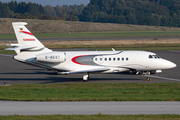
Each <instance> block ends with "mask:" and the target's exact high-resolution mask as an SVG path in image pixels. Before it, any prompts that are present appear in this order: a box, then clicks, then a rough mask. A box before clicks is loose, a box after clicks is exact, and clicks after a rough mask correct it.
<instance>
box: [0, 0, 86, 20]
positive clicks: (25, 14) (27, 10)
mask: <svg viewBox="0 0 180 120" xmlns="http://www.w3.org/2000/svg"><path fill="white" fill-rule="evenodd" d="M84 7H85V5H72V6H67V5H63V6H56V7H52V6H50V5H47V6H42V5H40V4H36V3H31V2H29V3H26V2H19V3H17V2H16V1H11V2H9V3H2V2H1V1H0V18H23V19H46V20H47V19H48V20H71V21H78V20H79V18H78V16H79V14H80V13H82V10H84Z"/></svg>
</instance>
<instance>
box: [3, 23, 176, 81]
mask: <svg viewBox="0 0 180 120" xmlns="http://www.w3.org/2000/svg"><path fill="white" fill-rule="evenodd" d="M25 25H27V23H26V22H13V23H12V26H13V28H14V31H15V35H16V38H17V41H18V44H10V45H9V46H11V48H8V49H6V50H15V52H16V53H17V55H15V56H14V57H13V58H14V59H15V60H17V61H19V62H22V63H26V64H29V65H35V66H38V67H41V68H44V69H48V70H53V71H56V72H57V73H58V74H60V75H67V74H73V73H82V74H83V77H82V78H83V81H88V80H89V74H91V73H120V72H126V71H128V72H133V73H135V74H139V73H146V74H147V78H146V81H150V80H151V79H150V74H152V73H159V72H162V70H163V69H170V68H174V67H176V64H174V63H173V62H170V61H168V60H165V59H162V58H160V57H159V56H158V55H156V54H155V53H153V52H146V51H115V50H114V49H113V50H112V51H52V50H50V49H48V48H46V47H45V46H44V45H43V44H42V43H41V42H40V41H39V40H38V39H37V38H36V37H35V36H34V35H33V34H32V33H31V32H30V31H29V30H28V29H27V28H26V27H25Z"/></svg>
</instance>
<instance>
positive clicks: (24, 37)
mask: <svg viewBox="0 0 180 120" xmlns="http://www.w3.org/2000/svg"><path fill="white" fill-rule="evenodd" d="M12 25H13V28H14V32H15V34H16V38H17V41H18V43H19V45H22V46H25V45H34V46H37V47H38V48H42V47H44V45H43V44H41V42H39V40H38V39H37V38H36V37H35V36H34V35H33V34H32V33H31V32H30V31H29V30H28V29H27V28H26V27H25V25H27V23H26V22H13V23H12Z"/></svg>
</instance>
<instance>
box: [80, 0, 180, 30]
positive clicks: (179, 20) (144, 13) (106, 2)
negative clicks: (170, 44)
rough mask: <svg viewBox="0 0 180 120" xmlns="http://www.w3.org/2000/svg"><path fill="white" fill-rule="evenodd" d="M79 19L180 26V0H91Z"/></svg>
mask: <svg viewBox="0 0 180 120" xmlns="http://www.w3.org/2000/svg"><path fill="white" fill-rule="evenodd" d="M79 19H80V21H86V22H105V23H121V24H138V25H153V26H170V27H180V0H91V1H90V3H89V4H88V6H87V7H85V9H84V10H83V12H82V14H81V15H80V16H79Z"/></svg>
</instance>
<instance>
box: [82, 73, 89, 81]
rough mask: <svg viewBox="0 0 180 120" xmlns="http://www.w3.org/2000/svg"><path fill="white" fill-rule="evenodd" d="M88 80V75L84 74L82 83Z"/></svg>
mask: <svg viewBox="0 0 180 120" xmlns="http://www.w3.org/2000/svg"><path fill="white" fill-rule="evenodd" d="M88 80H89V74H88V73H84V76H83V81H84V82H87V81H88Z"/></svg>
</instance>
